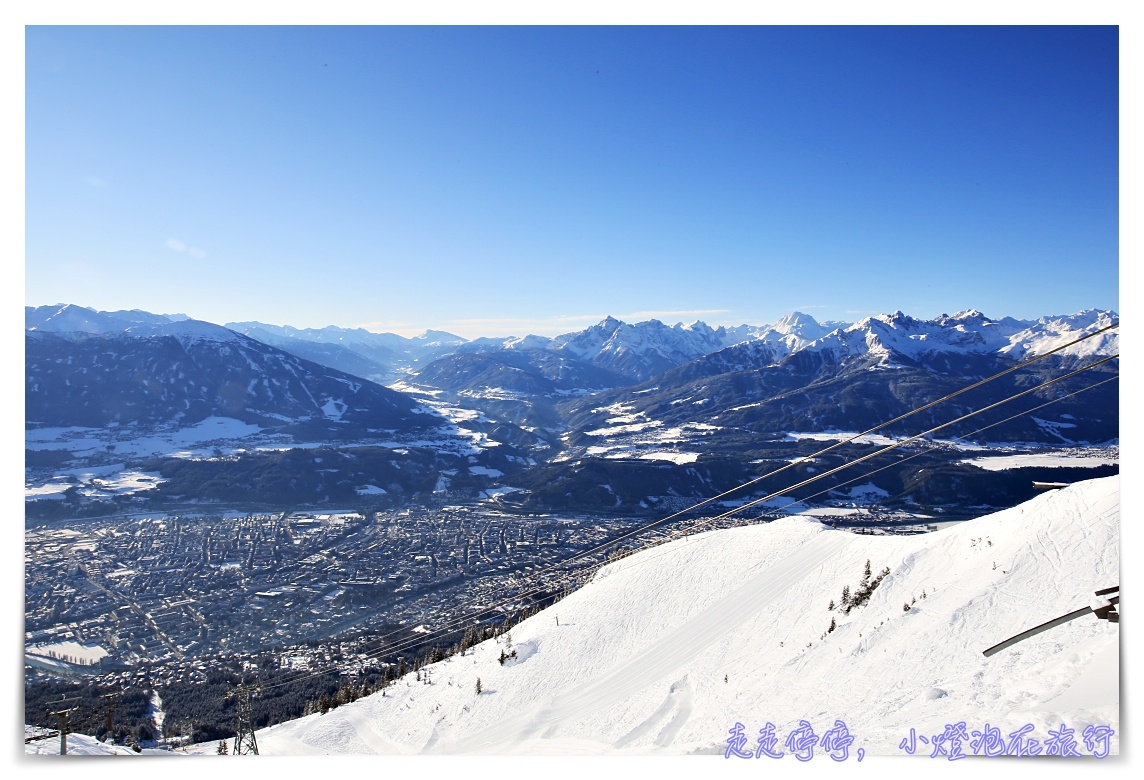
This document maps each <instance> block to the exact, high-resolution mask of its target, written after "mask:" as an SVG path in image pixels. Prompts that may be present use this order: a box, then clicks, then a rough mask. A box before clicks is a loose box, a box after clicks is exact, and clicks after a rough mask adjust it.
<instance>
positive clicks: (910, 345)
mask: <svg viewBox="0 0 1144 780" xmlns="http://www.w3.org/2000/svg"><path fill="white" fill-rule="evenodd" d="M1117 319H1118V317H1117V315H1116V314H1115V313H1114V312H1106V311H1096V310H1087V311H1082V312H1079V313H1076V314H1073V315H1068V316H1049V317H1042V318H1040V319H1037V320H1017V319H1013V318H1009V317H1003V318H1000V319H992V318H989V317H986V316H985V315H983V314H982V313H980V312H978V311H974V310H970V311H964V312H959V313H956V314H954V315H944V314H943V315H941V316H939V317H936V318H934V319H931V320H921V319H916V318H913V317H910V316H908V315H906V314H904V313H902V312H900V311H899V312H894V313H892V314H884V315H879V316H876V317H869V318H866V319H863V320H861V321H859V322H856V323H851V324H847V323H833V322H832V323H819V322H817V321H815V320H814V318H812V317H810V316H809V315H806V314H804V313H800V312H793V313H791V314H789V315H787V316H785V317H783V318H782V319H781V320H779V321H778V322H776V323H774V324H772V325H768V326H748V325H742V326H737V327H725V326H722V327H718V328H712V327H710V326H708V325H706V324H704V323H702V322H696V323H691V324H688V325H684V324H676V325H673V326H668V325H665V324H663V323H661V322H659V321H656V320H649V321H647V322H642V323H637V324H628V323H623V322H620V321H619V320H616V319H614V318H611V317H608V318H605V319H604V320H603V321H601V322H600V323H598V324H597V325H594V326H591V327H589V328H586V329H584V330H582V331H577V332H574V333H568V334H564V335H562V336H557V337H555V338H546V337H539V336H524V337H512V338H499V339H493V338H485V339H475V340H469V341H467V340H465V339H462V338H459V337H457V336H454V335H452V334H448V333H444V332H439V331H430V332H427V333H425V334H423V335H422V336H420V337H418V338H413V339H409V338H405V337H402V336H398V335H396V334H376V333H370V332H368V331H365V330H362V329H346V328H336V327H328V328H322V329H295V328H290V327H280V326H268V325H262V324H260V323H255V322H247V323H231V325H230V326H229V327H223V326H219V325H214V324H211V323H206V322H202V321H198V320H193V319H190V318H187V317H185V316H184V315H156V314H150V313H147V312H142V311H137V310H136V311H119V312H98V311H94V310H91V309H86V308H83V307H79V306H74V305H58V306H45V307H38V308H33V307H26V309H25V326H26V331H25V334H26V335H25V399H26V427H27V430H28V431H29V433H28V437H27V440H28V445H27V446H28V452H29V455H28V456H27V464H28V465H29V468H33V467H35V468H43V469H44V471H40V472H36V474H34V475H32V477H34V479H33V480H32V481H33V482H35V481H36V480H40V483H41V484H40V486H33V487H32V488H30V489H32V490H34V491H36V492H34V493H31V494H30V495H33V496H34V497H36V498H39V497H41V496H44V495H47V496H51V497H57V496H58V495H59V494H57V493H54V492H52V491H51V490H48V489H47V488H46V487H43V485H44V484H46V482H44V481H45V480H47V479H48V478H49V477H51V476H52V475H51V474H49V473H48V471H50V470H52V469H56V470H58V468H59V466H61V465H64V464H67V463H68V462H69V458H70V459H71V460H73V461H76V459H78V460H79V461H83V462H85V463H88V464H89V465H90V464H93V463H96V462H97V461H98V460H99V458H101V457H103V458H104V459H105V460H107V461H108V463H111V462H113V459H114V458H120V459H121V458H122V455H123V454H124V453H126V452H131V451H137V450H139V448H140V446H141V445H139V441H140V440H141V439H140V437H141V436H151V437H152V438H150V439H146V441H148V442H152V441H154V440H155V439H154V436H153V434H155V433H156V432H163V433H164V435H166V436H168V439H165V440H164V441H168V440H169V441H170V442H171V446H170V447H167V448H166V449H164V446H156V447H152V451H151V452H150V453H149V454H150V455H152V456H161V457H168V459H167V460H166V461H162V460H161V461H159V462H152V463H150V466H151V467H153V468H155V469H158V470H159V472H160V473H169V472H171V471H172V470H173V469H174V466H175V465H177V464H174V462H173V461H171V460H170V459H169V456H171V455H174V454H175V453H177V452H180V451H182V450H185V449H186V446H187V444H188V440H187V437H188V436H192V434H193V436H197V437H198V438H197V439H195V440H194V441H193V442H191V443H196V442H197V444H198V445H201V451H202V452H212V453H213V452H221V453H223V454H228V455H229V456H230V457H233V458H238V459H240V460H241V459H243V458H247V459H249V458H261V459H263V460H265V459H266V457H267V456H266V454H265V453H266V451H267V450H268V449H269V450H281V449H284V448H285V449H289V448H291V447H297V446H313V445H314V444H315V443H326V444H331V443H341V444H342V445H344V444H347V443H354V444H358V445H362V446H369V447H374V448H378V449H377V451H376V452H372V453H371V461H376V460H377V457H382V456H383V457H384V459H389V460H392V463H391V464H390V465H388V466H386V469H387V470H388V471H389V472H392V473H401V474H408V475H409V479H408V480H407V481H404V482H403V481H402V480H397V481H396V482H394V483H391V487H393V488H395V491H392V493H393V494H392V495H390V494H387V495H390V498H389V499H387V500H398V499H397V497H396V496H398V495H400V496H402V499H401V500H409V499H410V498H411V497H412V496H414V495H421V496H423V497H427V495H428V494H431V493H432V492H433V490H432V489H427V488H426V487H425V486H426V485H441V484H446V483H447V482H449V480H448V479H446V480H445V482H441V480H440V477H441V476H442V475H445V474H446V472H449V471H454V472H455V471H456V469H457V466H458V463H457V459H458V458H467V459H469V460H470V461H471V462H473V463H474V465H477V466H480V467H483V469H484V470H483V471H482V473H485V474H487V475H492V474H496V475H498V476H496V477H493V476H489V477H488V479H486V480H485V484H476V483H474V484H471V485H470V486H469V487H468V488H467V489H468V490H469V491H470V493H467V494H464V495H468V496H469V497H470V498H475V497H478V496H479V495H482V494H483V493H485V492H486V491H488V490H489V489H491V488H497V489H498V491H496V492H497V494H498V495H503V496H508V495H509V494H511V498H508V497H505V498H502V499H501V500H505V501H512V502H517V503H519V504H521V505H523V506H526V507H529V508H534V509H544V510H552V509H559V508H561V507H568V506H575V507H577V508H580V509H591V510H593V511H604V510H608V511H620V512H641V511H649V510H651V509H652V508H653V507H654V506H655V505H656V503H657V501H660V500H661V499H663V498H665V497H666V498H671V499H674V498H695V499H699V498H703V497H706V496H709V495H712V494H715V493H718V492H721V491H723V490H726V489H729V488H732V487H734V486H735V485H738V484H741V483H742V482H744V481H748V480H750V479H751V478H752V476H753V475H755V474H758V473H759V472H760V471H768V470H772V469H773V468H777V467H779V465H780V464H785V463H787V462H789V460H790V459H791V458H792V457H793V458H798V457H802V456H804V455H807V454H809V453H812V452H814V451H815V447H817V446H818V445H817V444H816V442H815V440H814V438H813V437H816V436H817V437H822V436H827V437H829V436H835V437H839V436H841V435H842V434H844V433H845V432H847V431H851V432H856V431H861V430H865V429H868V428H872V427H875V426H878V425H880V424H881V423H884V422H886V421H888V420H892V419H894V418H896V417H898V416H900V415H903V414H905V413H907V412H909V411H911V410H913V409H915V408H918V407H920V406H923V405H925V404H929V403H931V402H934V401H936V400H937V399H939V398H942V397H944V396H946V395H948V394H950V393H953V392H955V391H958V390H961V389H962V388H964V387H966V386H969V385H971V384H973V383H975V382H979V381H980V380H982V379H983V378H985V377H989V376H992V375H994V374H998V373H1000V372H1005V371H1010V373H1008V374H1006V375H1005V376H1004V377H1002V378H1001V379H998V380H996V381H993V382H990V383H989V384H988V385H985V386H982V387H980V388H977V389H975V390H973V391H972V392H970V393H966V394H964V395H962V396H959V397H958V398H957V399H956V400H955V401H952V402H946V403H942V404H938V405H936V406H934V407H933V408H930V409H927V410H925V412H924V413H922V414H919V415H915V416H913V417H911V418H909V419H908V420H905V421H902V422H899V423H896V424H894V425H893V426H891V427H889V428H887V429H884V430H883V431H881V433H882V434H884V435H889V436H898V437H901V436H908V435H914V434H917V433H919V432H922V431H926V430H928V429H931V428H934V427H935V426H945V425H946V424H947V423H949V422H950V421H951V420H954V419H955V418H958V417H961V416H963V415H966V414H968V413H970V412H973V411H977V410H980V409H985V408H989V411H988V412H987V413H985V414H982V415H980V416H976V417H974V418H972V419H969V420H966V421H963V422H959V423H956V424H954V425H948V426H947V427H944V428H942V429H941V432H940V433H936V434H933V435H931V436H928V437H927V440H926V441H925V442H921V443H919V444H918V445H916V447H915V451H914V453H913V457H915V458H917V459H918V460H917V461H916V462H915V465H917V466H918V468H912V467H911V468H902V469H897V470H894V469H891V470H889V471H888V472H883V473H881V474H880V475H879V476H877V477H875V478H874V479H873V484H874V485H875V487H877V488H878V489H879V490H881V491H883V492H885V493H886V494H887V495H888V496H890V497H892V498H893V499H894V500H895V501H898V502H904V504H908V503H910V502H917V501H920V500H923V499H924V501H925V502H927V503H929V504H932V503H933V502H934V501H940V500H942V499H949V500H953V499H955V498H956V499H969V498H970V493H972V494H973V496H972V498H973V501H974V502H976V503H980V502H981V501H986V502H988V500H990V499H989V498H987V497H986V496H991V497H992V500H995V501H999V502H1001V503H1000V504H990V505H992V506H998V505H1004V504H1006V503H1008V502H1012V501H1014V500H1017V499H1019V498H1021V497H1022V496H1024V497H1027V491H1026V492H1025V493H1022V492H1021V491H1020V490H1017V489H1016V487H1015V485H1016V483H1015V482H1014V483H1012V484H1007V485H1001V484H1000V483H998V482H997V480H999V479H1001V477H1000V476H998V475H993V476H991V477H988V478H983V479H978V480H973V481H971V482H967V481H966V480H965V474H966V470H967V469H969V468H970V467H968V466H964V465H960V460H959V459H960V458H961V456H960V455H959V454H958V452H959V451H958V450H957V447H954V448H952V449H951V448H950V447H948V446H945V445H941V446H938V442H937V441H934V442H931V441H930V440H931V439H932V440H949V439H952V438H953V437H965V439H966V440H967V442H968V444H970V445H974V446H985V445H988V444H990V443H993V444H1002V445H1006V446H1034V447H1041V448H1045V447H1058V448H1059V447H1077V446H1084V445H1113V446H1114V445H1115V444H1116V443H1117V441H1118V437H1119V395H1118V383H1117V382H1116V381H1114V380H1115V379H1116V377H1117V372H1118V360H1115V359H1112V360H1110V361H1108V362H1106V363H1104V364H1103V365H1101V366H1098V367H1096V368H1092V369H1091V370H1088V371H1086V372H1085V373H1084V374H1082V375H1080V376H1077V377H1075V378H1073V379H1070V380H1068V381H1062V382H1057V383H1056V384H1052V385H1051V386H1047V387H1044V388H1042V389H1037V390H1036V391H1035V392H1031V393H1029V394H1027V395H1026V396H1024V397H1023V398H1020V399H1019V400H1017V401H1014V402H1009V401H1008V399H1010V398H1011V397H1012V396H1014V395H1015V394H1017V393H1020V392H1024V391H1027V390H1030V389H1032V388H1036V387H1038V386H1039V385H1042V384H1043V383H1045V382H1056V381H1057V380H1059V378H1060V377H1061V376H1063V375H1064V374H1066V373H1067V372H1069V371H1072V370H1076V369H1078V368H1081V367H1085V366H1089V365H1091V364H1093V363H1094V362H1096V361H1098V360H1101V359H1104V358H1112V357H1113V356H1115V355H1116V354H1117V350H1118V348H1119V337H1118V333H1117V330H1116V329H1115V328H1114V327H1111V326H1112V325H1113V323H1115V322H1116V321H1117ZM1085 334H1096V335H1093V336H1092V337H1091V338H1088V339H1087V340H1085V341H1083V342H1080V343H1079V344H1076V345H1074V346H1071V347H1069V348H1068V349H1066V350H1063V351H1061V352H1059V353H1057V354H1053V355H1051V356H1048V357H1045V358H1043V359H1041V360H1038V361H1036V362H1035V363H1033V364H1031V365H1029V366H1027V367H1024V368H1022V369H1020V370H1012V369H1015V367H1016V366H1017V365H1018V363H1019V361H1022V360H1029V359H1031V358H1034V357H1037V356H1042V355H1046V353H1048V352H1050V351H1051V350H1053V349H1055V348H1057V347H1059V346H1062V345H1064V344H1067V343H1068V342H1070V341H1073V340H1075V339H1077V338H1079V337H1080V336H1082V335H1085ZM383 382H384V383H387V384H388V386H386V384H383ZM227 421H230V422H227ZM228 426H229V427H228ZM223 433H229V434H230V435H229V436H228V435H223ZM81 434H82V435H81ZM84 436H86V437H88V438H87V439H83V438H82V437H84ZM91 437H94V440H98V442H97V443H96V444H95V445H93V444H90V443H85V444H84V445H83V447H80V446H78V445H77V443H76V442H77V441H79V440H82V441H84V442H89V441H94V440H93V439H92V438H91ZM176 439H177V440H178V441H176ZM103 445H106V447H105V446H103ZM958 446H963V445H958ZM409 447H413V448H414V450H416V451H417V452H420V453H422V454H421V456H419V458H418V459H417V466H416V467H415V468H413V469H410V468H406V469H405V470H404V471H402V469H401V467H400V464H399V461H400V459H401V458H400V456H399V455H395V454H394V453H395V452H397V451H399V450H401V451H406V452H408V451H409ZM132 448H134V450H133V449H132ZM867 449H869V447H868V446H867ZM921 449H925V450H926V452H922V451H920V450H921ZM104 450H106V451H104ZM113 450H114V452H113ZM864 451H865V450H863V449H862V448H861V447H860V446H859V445H858V444H857V443H856V444H854V445H851V446H849V447H848V448H847V449H846V450H845V451H839V452H838V453H837V454H836V455H835V456H829V457H825V458H823V459H822V460H821V461H820V463H819V464H818V465H816V466H815V467H814V468H825V467H829V466H830V465H831V464H832V462H833V461H832V460H831V458H832V457H837V458H843V456H846V457H849V456H850V455H853V454H855V453H859V452H864ZM195 452H198V450H192V451H191V453H190V455H189V456H188V455H186V454H184V455H180V458H182V460H183V461H186V460H187V458H188V457H190V459H191V460H199V461H202V462H203V463H202V464H201V465H200V467H199V468H201V469H202V470H203V471H204V472H210V474H209V475H207V474H205V473H204V474H202V475H200V477H199V478H201V479H202V480H205V481H214V482H217V481H218V480H223V481H226V480H228V479H229V476H228V475H229V474H230V471H228V468H229V467H228V466H227V465H226V463H224V462H217V461H210V462H209V463H207V461H209V460H210V459H209V458H205V457H203V456H202V455H196V454H195ZM101 453H102V454H101ZM260 453H261V454H260ZM77 462H78V461H77ZM387 462H388V461H387ZM838 462H841V461H838ZM798 468H800V469H803V470H805V469H809V468H811V466H810V465H809V464H802V465H800V466H799V467H798ZM177 470H178V471H180V472H186V471H187V468H186V467H185V466H180V467H179V468H178V469H177ZM424 470H427V471H425V473H420V472H421V471H424ZM414 472H416V476H415V477H414V476H413V475H414ZM919 474H923V475H925V477H924V479H919V477H918V475H919ZM296 476H297V475H292V478H291V480H292V481H290V480H288V482H290V484H303V483H306V484H311V485H313V484H318V485H319V486H318V487H313V488H312V490H311V491H310V492H309V493H307V492H306V491H302V492H294V493H289V494H288V495H286V496H284V497H283V499H282V500H290V501H299V500H307V499H309V500H320V499H321V497H322V496H325V497H326V498H325V499H324V500H329V501H335V500H339V498H338V497H339V496H340V497H341V500H345V499H348V498H353V492H352V490H349V487H346V485H348V480H347V481H345V482H344V483H339V484H342V487H341V488H339V489H335V490H333V492H332V493H331V492H330V488H331V484H330V483H329V481H328V480H318V481H317V483H314V482H313V481H306V480H298V479H297V478H296ZM358 476H359V477H360V478H361V479H362V480H364V481H365V482H366V483H367V484H373V483H370V482H369V480H368V476H369V475H368V474H362V475H358ZM1024 476H1028V475H1027V474H1026V475H1024ZM355 478H356V477H355ZM990 480H992V482H991V481H990ZM840 484H841V480H836V482H835V486H838V485H840ZM967 484H972V485H976V486H981V485H987V487H986V488H985V489H984V490H982V489H977V488H974V489H970V488H968V487H966V485H967ZM403 485H404V487H403ZM509 487H511V488H513V490H510V491H503V490H499V489H500V488H509ZM776 487H777V486H768V487H766V488H765V489H767V490H773V489H775V488H776ZM760 489H763V487H762V486H760ZM243 490H244V488H243V487H242V485H241V484H232V485H230V487H229V488H228V489H227V491H225V492H226V495H229V496H232V497H233V496H241V495H243V492H242V491H243ZM347 490H349V492H346V491H347ZM163 491H164V488H162V487H160V488H159V489H158V490H156V491H153V492H151V493H149V494H148V495H149V496H150V497H156V498H157V497H161V496H162V495H163ZM180 491H181V492H179V495H188V494H191V495H193V494H194V485H193V484H191V485H188V484H182V485H181V486H180ZM188 491H189V493H188ZM312 494H313V495H312ZM267 497H268V496H267V494H264V493H251V494H250V498H251V500H264V499H266V498H267ZM454 497H455V498H459V497H462V496H461V495H460V494H454ZM134 499H135V500H142V499H141V498H140V497H139V496H135V497H134ZM38 503H41V504H42V503H44V502H43V501H39V502H38ZM904 504H903V505H904ZM73 508H74V507H73Z"/></svg>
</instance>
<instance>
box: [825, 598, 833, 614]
mask: <svg viewBox="0 0 1144 780" xmlns="http://www.w3.org/2000/svg"><path fill="white" fill-rule="evenodd" d="M826 608H827V609H828V610H830V611H831V612H833V611H834V599H831V600H830V605H829V606H827V607H826Z"/></svg>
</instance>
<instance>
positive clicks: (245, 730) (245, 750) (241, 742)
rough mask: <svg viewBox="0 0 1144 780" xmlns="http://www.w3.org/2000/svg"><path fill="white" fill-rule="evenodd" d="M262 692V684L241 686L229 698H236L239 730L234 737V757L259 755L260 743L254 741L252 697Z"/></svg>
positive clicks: (235, 705)
mask: <svg viewBox="0 0 1144 780" xmlns="http://www.w3.org/2000/svg"><path fill="white" fill-rule="evenodd" d="M260 690H262V685H261V683H254V684H253V685H240V686H238V687H237V688H235V689H234V690H232V691H231V692H230V693H228V694H227V698H231V697H234V713H235V719H236V720H237V721H238V728H237V729H236V730H235V731H236V733H235V735H234V752H233V753H231V755H233V756H241V755H254V756H257V755H258V742H257V741H256V740H255V739H254V718H253V716H252V715H251V706H250V696H251V694H253V693H256V692H258V691H260Z"/></svg>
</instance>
